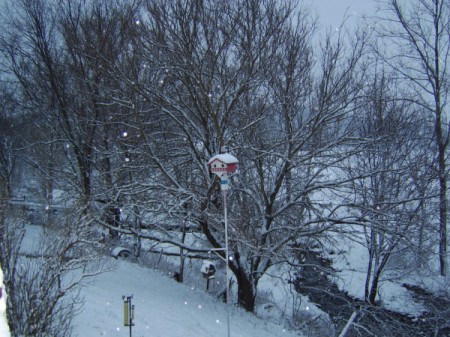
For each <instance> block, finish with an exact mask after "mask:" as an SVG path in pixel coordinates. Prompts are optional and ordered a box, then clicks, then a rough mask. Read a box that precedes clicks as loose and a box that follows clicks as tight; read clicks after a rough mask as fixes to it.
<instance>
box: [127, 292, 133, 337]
mask: <svg viewBox="0 0 450 337" xmlns="http://www.w3.org/2000/svg"><path fill="white" fill-rule="evenodd" d="M128 317H129V320H130V321H129V323H130V337H131V336H132V335H131V330H132V327H133V317H132V312H131V296H130V297H128Z"/></svg>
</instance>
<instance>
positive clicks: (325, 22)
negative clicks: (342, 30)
mask: <svg viewBox="0 0 450 337" xmlns="http://www.w3.org/2000/svg"><path fill="white" fill-rule="evenodd" d="M305 3H306V4H310V5H311V8H313V10H314V11H317V15H318V16H319V21H320V25H321V27H322V28H331V29H335V28H337V27H339V25H340V24H341V23H342V20H343V19H344V17H345V15H346V14H347V16H349V19H348V20H349V21H348V24H351V25H353V24H355V23H357V22H358V21H360V20H361V19H362V17H363V16H364V15H369V16H370V15H374V14H375V8H376V1H375V0H305Z"/></svg>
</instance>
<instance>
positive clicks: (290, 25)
mask: <svg viewBox="0 0 450 337" xmlns="http://www.w3.org/2000/svg"><path fill="white" fill-rule="evenodd" d="M379 5H380V6H381V8H382V9H384V10H385V11H383V12H380V13H383V14H382V17H381V18H373V19H377V20H376V24H374V25H371V26H368V27H362V26H361V27H358V28H357V29H356V30H355V31H354V32H349V31H347V30H346V29H345V25H343V26H342V27H341V29H340V30H338V31H327V33H326V34H325V35H319V29H318V22H317V21H316V20H315V19H313V15H312V13H311V11H310V10H309V9H308V8H307V7H304V6H302V5H298V3H297V1H276V0H236V1H228V0H215V1H212V0H211V1H206V0H205V1H200V0H198V1H184V0H172V1H166V0H151V1H149V0H98V1H85V0H76V1H73V0H40V1H34V0H16V1H14V2H8V3H7V4H6V6H5V9H4V10H3V11H2V15H1V16H2V20H1V22H2V23H1V33H0V52H1V57H0V62H1V67H0V69H1V75H0V76H1V77H0V78H1V82H0V85H1V92H0V95H1V99H2V105H1V109H0V129H1V133H0V184H1V188H0V193H1V195H0V197H1V198H2V201H3V203H2V205H3V206H2V207H3V208H4V209H6V208H5V207H6V206H5V205H6V203H7V201H8V200H9V199H11V198H13V197H14V196H17V194H18V193H22V192H21V191H23V190H24V189H25V188H26V187H27V186H29V184H30V182H33V184H34V185H33V186H37V187H36V190H35V191H36V194H35V195H34V196H32V197H33V198H35V199H36V200H40V201H41V202H42V203H45V204H48V205H50V204H53V203H55V200H54V199H53V198H54V191H55V190H62V191H64V196H65V197H66V198H67V202H68V203H69V204H70V205H71V206H72V207H74V208H75V209H77V210H78V212H79V214H80V216H81V218H82V219H85V220H84V221H88V222H89V223H95V224H97V225H98V226H99V227H101V228H104V229H107V230H110V233H111V235H117V234H118V233H126V234H131V235H135V236H136V237H138V238H139V239H149V240H156V241H159V242H170V243H172V244H175V245H178V246H180V247H181V248H182V249H184V250H185V251H190V250H191V251H195V250H197V251H199V250H200V251H201V250H202V249H198V247H197V248H194V247H190V246H189V245H188V244H185V243H184V242H183V240H181V238H180V236H173V234H172V231H168V230H167V226H171V228H179V231H182V230H183V228H185V226H186V223H188V224H190V225H195V226H197V228H199V229H200V230H201V232H202V233H203V235H204V238H205V239H206V243H205V248H204V251H207V250H208V249H211V248H216V249H220V248H223V247H224V245H225V242H224V228H223V199H222V195H221V193H220V186H219V185H220V184H219V181H218V180H217V179H216V178H215V177H214V176H213V175H212V174H210V173H209V172H208V167H207V165H206V163H207V162H208V160H209V159H210V158H211V157H212V156H214V155H215V154H217V153H219V150H220V148H221V147H222V146H227V147H228V148H229V151H230V153H232V154H233V155H234V156H235V157H237V158H238V159H239V170H238V173H237V174H235V175H234V176H233V177H231V179H230V180H231V185H232V188H231V190H230V191H229V193H228V209H229V224H230V232H229V240H230V254H231V256H232V257H233V259H232V260H231V261H229V266H230V268H231V270H232V272H233V274H234V277H235V279H236V282H237V289H238V303H239V305H241V306H242V307H243V308H245V309H246V310H248V311H254V309H255V300H256V297H257V289H258V287H257V286H258V281H259V280H260V278H261V277H262V276H263V275H264V273H265V272H267V271H268V270H269V268H271V267H272V266H274V265H276V264H279V263H286V262H289V263H291V264H295V265H299V266H300V268H301V261H299V260H298V259H297V257H298V252H299V251H303V250H307V249H308V248H309V247H311V246H321V247H324V246H328V245H332V243H333V240H334V238H335V235H337V234H339V235H345V236H348V237H353V238H354V239H355V240H356V241H358V242H361V243H363V244H364V245H365V247H367V250H368V254H369V260H368V265H367V277H366V283H365V300H366V302H367V303H368V304H375V302H376V298H377V296H378V289H379V282H380V280H381V276H382V273H383V271H384V270H385V269H386V268H388V267H389V264H390V263H391V262H392V261H396V263H397V264H400V266H401V268H400V269H402V270H403V271H404V272H405V273H406V272H408V271H411V270H413V269H417V268H418V269H421V270H424V271H425V270H428V268H430V270H432V271H431V272H432V273H435V274H439V275H442V276H448V273H449V267H448V251H447V249H448V242H447V238H448V233H447V227H448V225H447V222H448V208H447V199H448V198H447V190H448V188H447V182H448V168H447V164H448V161H447V152H448V151H447V148H448V143H449V130H448V128H449V122H448V117H447V116H448V104H447V103H448V98H449V83H448V79H449V74H448V67H449V56H450V53H449V47H450V46H449V39H448V37H449V34H450V24H449V17H450V3H449V2H448V1H440V0H414V1H412V2H411V3H408V6H407V7H403V5H402V2H401V1H398V0H384V1H379ZM118 210H119V211H120V210H126V212H123V213H122V215H120V213H118ZM2 214H6V212H4V213H2ZM125 218H126V219H125ZM86 219H89V220H86ZM3 221H4V222H6V221H8V220H7V219H6V218H5V219H4V220H3ZM71 224H72V226H78V225H80V226H81V225H82V224H81V223H76V222H75V223H73V222H72V223H71ZM148 229H152V231H149V230H148ZM220 254H222V251H220ZM223 256H224V254H223ZM400 260H401V262H399V261H400ZM436 261H437V263H436ZM432 266H437V268H434V269H433V267H432ZM2 267H3V268H6V267H5V264H4V263H3V261H2Z"/></svg>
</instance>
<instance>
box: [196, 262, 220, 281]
mask: <svg viewBox="0 0 450 337" xmlns="http://www.w3.org/2000/svg"><path fill="white" fill-rule="evenodd" d="M200 271H201V272H202V274H203V277H204V278H206V279H212V278H215V277H216V276H215V274H216V266H215V265H214V263H212V262H211V261H209V260H205V261H203V264H202V268H201V269H200Z"/></svg>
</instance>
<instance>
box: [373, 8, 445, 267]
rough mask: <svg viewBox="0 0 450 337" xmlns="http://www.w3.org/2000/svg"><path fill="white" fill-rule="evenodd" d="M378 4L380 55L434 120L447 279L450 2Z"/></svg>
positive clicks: (441, 252) (441, 241)
mask: <svg viewBox="0 0 450 337" xmlns="http://www.w3.org/2000/svg"><path fill="white" fill-rule="evenodd" d="M380 3H381V5H382V9H383V12H382V13H383V16H382V17H381V18H380V20H379V23H378V24H377V25H376V29H377V31H378V33H379V37H380V38H381V39H382V40H381V41H382V42H381V43H384V44H385V48H383V49H379V50H380V54H381V55H382V57H383V59H384V60H385V62H386V64H388V65H389V66H391V67H392V68H393V69H394V70H395V71H396V72H397V74H398V76H399V77H400V78H401V79H402V81H403V82H404V85H407V86H408V87H409V88H410V99H411V100H413V101H414V102H415V103H417V105H418V106H419V107H421V108H422V109H424V110H425V111H427V112H428V113H429V115H430V120H432V122H431V125H430V130H432V131H433V139H434V146H433V152H434V153H435V165H436V171H437V174H436V181H437V182H438V185H439V196H438V200H439V202H438V213H439V220H438V223H439V224H438V231H439V235H438V237H439V240H438V241H439V242H438V246H439V269H440V274H441V275H448V256H447V254H448V252H447V237H448V233H447V222H448V220H447V218H448V208H447V185H448V172H447V161H446V153H447V148H448V144H449V125H448V121H447V117H446V110H447V108H448V105H447V102H448V93H449V82H448V67H449V64H448V59H449V55H450V44H449V40H448V36H449V34H450V23H449V20H448V18H449V16H450V4H449V2H448V1H441V0H416V1H411V2H408V3H407V5H406V3H403V2H401V1H398V0H387V1H380ZM379 41H380V40H379ZM381 43H380V44H381ZM378 47H380V45H379V46H378Z"/></svg>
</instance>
